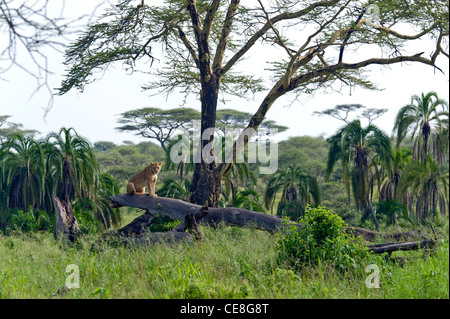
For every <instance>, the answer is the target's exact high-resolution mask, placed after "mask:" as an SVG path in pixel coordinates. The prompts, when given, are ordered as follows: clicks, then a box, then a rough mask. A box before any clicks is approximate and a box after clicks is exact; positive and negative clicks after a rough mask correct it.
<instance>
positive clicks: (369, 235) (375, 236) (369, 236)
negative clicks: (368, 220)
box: [346, 227, 422, 241]
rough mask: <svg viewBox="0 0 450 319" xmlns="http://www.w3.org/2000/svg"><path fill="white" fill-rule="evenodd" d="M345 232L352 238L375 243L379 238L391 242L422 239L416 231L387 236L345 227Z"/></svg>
mask: <svg viewBox="0 0 450 319" xmlns="http://www.w3.org/2000/svg"><path fill="white" fill-rule="evenodd" d="M346 232H347V233H349V234H352V235H354V236H361V237H362V238H364V239H365V240H368V241H375V240H377V239H380V238H382V239H393V240H401V239H403V240H406V239H417V238H420V237H422V236H421V235H420V233H419V232H418V231H417V230H415V231H411V232H404V233H394V234H389V233H379V232H374V231H372V230H368V229H364V228H359V227H347V229H346Z"/></svg>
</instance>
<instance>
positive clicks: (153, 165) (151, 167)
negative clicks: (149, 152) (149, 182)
mask: <svg viewBox="0 0 450 319" xmlns="http://www.w3.org/2000/svg"><path fill="white" fill-rule="evenodd" d="M161 166H162V163H150V165H149V166H147V168H148V169H149V170H150V172H152V173H153V174H155V175H156V174H158V173H159V171H160V170H161Z"/></svg>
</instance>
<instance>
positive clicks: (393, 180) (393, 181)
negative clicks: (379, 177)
mask: <svg viewBox="0 0 450 319" xmlns="http://www.w3.org/2000/svg"><path fill="white" fill-rule="evenodd" d="M392 157H393V162H392V167H390V168H389V167H388V168H387V169H385V170H384V171H385V175H386V176H385V179H384V181H383V185H382V187H381V190H380V192H379V198H378V200H379V201H380V202H387V203H390V202H393V203H398V204H399V205H401V204H405V205H407V206H408V207H409V208H411V204H412V201H411V195H410V193H409V192H405V193H404V194H402V195H400V194H399V192H398V186H399V184H400V181H401V177H402V172H403V169H404V168H405V167H406V165H408V164H409V163H410V162H411V157H412V150H411V149H409V148H397V149H396V150H395V151H393V153H392ZM396 207H400V206H398V205H396V204H393V205H391V206H390V208H396ZM392 218H393V220H392V221H393V224H394V225H395V224H396V222H397V220H396V215H395V214H394V215H392Z"/></svg>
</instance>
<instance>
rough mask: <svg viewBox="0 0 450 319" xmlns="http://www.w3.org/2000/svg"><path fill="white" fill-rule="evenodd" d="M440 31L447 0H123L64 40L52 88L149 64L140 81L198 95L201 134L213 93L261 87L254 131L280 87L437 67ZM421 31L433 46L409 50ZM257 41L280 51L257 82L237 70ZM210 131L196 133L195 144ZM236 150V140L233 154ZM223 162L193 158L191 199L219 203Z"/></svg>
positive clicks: (443, 42) (310, 86)
mask: <svg viewBox="0 0 450 319" xmlns="http://www.w3.org/2000/svg"><path fill="white" fill-rule="evenodd" d="M298 30H302V31H301V32H298ZM401 30H409V31H408V32H407V33H403V32H404V31H401ZM448 35H449V16H448V1H447V0H433V1H404V0H375V1H370V5H369V2H368V1H361V0H328V1H327V0H310V1H290V0H283V1H269V0H256V1H245V2H244V1H240V0H230V1H221V0H210V1H206V0H201V1H200V0H198V1H196V0H168V1H164V2H163V3H162V4H159V5H148V4H146V3H145V2H144V1H141V2H139V4H137V3H136V1H131V0H122V1H120V2H119V4H118V5H115V6H112V7H111V8H110V9H109V10H107V11H106V12H105V14H104V15H103V16H102V17H100V18H99V20H98V22H97V23H95V24H92V25H90V26H89V27H88V28H87V30H86V31H85V32H84V33H83V34H82V35H81V36H80V37H79V39H78V40H77V41H76V42H74V43H73V44H72V45H71V46H70V47H69V48H68V50H67V51H66V61H65V64H66V65H67V66H68V70H67V74H66V76H65V78H64V80H63V82H62V84H61V87H60V88H59V89H58V94H64V93H66V92H68V91H69V90H71V89H72V88H76V89H79V90H83V88H84V86H85V85H86V84H87V83H89V82H91V81H92V80H93V75H94V71H99V70H104V69H106V68H107V67H108V66H109V65H111V63H113V62H116V61H123V62H124V63H125V65H126V66H127V67H129V68H130V69H132V70H135V69H137V68H141V67H145V68H146V69H147V71H148V67H149V66H152V71H151V72H150V73H151V74H152V76H149V81H150V82H149V83H148V84H146V85H145V86H144V88H146V89H152V90H157V91H158V92H165V93H167V94H168V93H171V92H173V91H174V90H175V89H179V90H180V91H181V92H183V93H185V94H190V93H194V94H195V95H196V96H197V97H199V98H200V101H201V132H202V133H203V132H204V131H205V130H206V129H209V128H212V127H215V123H216V111H217V104H218V100H219V94H221V93H229V94H233V95H237V96H240V97H247V96H248V94H249V93H256V92H266V93H265V97H264V98H263V99H262V100H261V103H260V105H259V107H258V109H257V111H256V112H255V113H254V114H253V116H252V117H251V119H250V120H249V122H248V124H247V127H248V128H253V129H255V130H256V129H258V127H259V126H260V125H261V123H262V122H263V120H264V119H265V117H266V114H267V112H268V111H269V109H270V108H271V106H272V105H273V104H274V102H275V101H276V100H277V99H278V98H279V97H281V96H283V95H285V94H286V93H289V92H294V93H296V94H310V93H312V92H314V91H316V90H318V89H327V88H332V87H333V85H334V84H335V83H344V84H348V85H353V86H355V85H358V86H362V87H365V88H368V89H374V88H375V86H374V85H373V83H371V82H370V81H369V80H368V78H367V73H365V72H364V70H365V68H366V67H368V66H370V65H385V66H387V65H391V64H395V63H402V62H417V63H422V64H426V65H430V66H432V67H435V68H438V66H437V65H436V61H437V58H438V57H439V56H440V55H441V54H443V55H445V56H446V57H448ZM421 38H427V39H432V40H433V41H434V44H432V45H430V46H429V47H425V46H423V47H421V48H420V51H421V52H417V53H413V54H411V53H409V52H408V50H407V49H408V48H407V44H408V43H409V42H410V41H413V40H417V39H421ZM156 45H162V48H163V55H164V56H163V57H160V56H156V53H155V52H154V51H153V50H152V48H153V46H156ZM261 45H262V46H264V45H266V46H269V47H274V46H276V47H279V49H280V50H279V54H278V55H277V58H276V61H267V62H271V68H270V70H271V71H272V78H271V79H265V81H262V79H261V78H260V77H259V75H258V70H260V69H262V68H264V66H259V67H258V68H256V67H255V68H253V69H254V70H255V73H254V74H242V73H241V72H239V71H240V70H239V69H238V68H239V65H240V64H239V62H242V61H243V60H244V59H246V58H247V61H251V59H252V54H253V51H252V49H254V48H255V47H258V52H261V47H260V46H261ZM364 47H369V48H372V49H371V50H370V51H369V52H370V53H368V55H367V56H363V57H362V56H360V55H356V54H354V50H356V49H360V48H364ZM375 47H376V48H377V49H376V50H374V49H373V48H375ZM155 61H156V62H155ZM145 62H147V64H145ZM143 63H144V64H143ZM156 63H157V64H158V65H157V66H155V64H156ZM266 87H267V88H266ZM212 139H213V137H211V138H210V139H209V140H204V141H200V149H203V146H204V145H206V143H210V142H211V140H212ZM242 149H243V146H242V145H241V146H239V147H238V145H237V144H236V143H235V144H234V147H233V150H232V151H231V153H230V156H232V158H233V160H236V158H237V156H238V155H239V154H240V153H241V152H242ZM231 165H233V163H220V164H215V163H212V164H211V163H210V164H207V163H205V162H203V161H202V162H201V163H199V164H196V167H195V171H194V178H193V182H192V183H191V192H192V195H191V201H193V202H195V203H198V204H202V205H203V204H210V205H211V206H215V205H217V202H218V194H219V185H220V179H221V178H222V176H223V175H224V174H225V172H227V171H228V169H229V168H230V167H231ZM212 184H213V185H212Z"/></svg>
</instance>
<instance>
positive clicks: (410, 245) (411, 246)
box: [368, 239, 436, 254]
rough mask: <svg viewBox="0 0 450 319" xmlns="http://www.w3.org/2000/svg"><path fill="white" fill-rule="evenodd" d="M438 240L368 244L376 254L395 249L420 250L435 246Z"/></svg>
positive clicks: (390, 251)
mask: <svg viewBox="0 0 450 319" xmlns="http://www.w3.org/2000/svg"><path fill="white" fill-rule="evenodd" d="M435 245H436V242H435V241H434V240H432V239H426V240H424V241H414V242H402V243H385V244H377V245H371V246H368V248H369V250H370V251H371V252H372V253H374V254H382V253H392V252H394V251H399V250H401V251H406V250H418V249H426V248H433V247H434V246H435Z"/></svg>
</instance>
